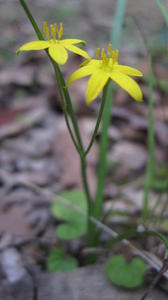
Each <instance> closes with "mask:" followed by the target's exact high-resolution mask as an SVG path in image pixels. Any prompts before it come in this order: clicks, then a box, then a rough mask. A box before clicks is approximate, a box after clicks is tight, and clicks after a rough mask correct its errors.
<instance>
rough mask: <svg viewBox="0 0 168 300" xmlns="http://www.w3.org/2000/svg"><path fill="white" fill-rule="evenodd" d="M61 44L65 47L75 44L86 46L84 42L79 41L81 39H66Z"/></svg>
mask: <svg viewBox="0 0 168 300" xmlns="http://www.w3.org/2000/svg"><path fill="white" fill-rule="evenodd" d="M60 43H61V44H63V45H75V44H83V45H86V42H85V41H84V40H79V39H64V40H60Z"/></svg>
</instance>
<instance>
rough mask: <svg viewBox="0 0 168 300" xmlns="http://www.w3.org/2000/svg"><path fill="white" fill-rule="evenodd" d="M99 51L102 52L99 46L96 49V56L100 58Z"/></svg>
mask: <svg viewBox="0 0 168 300" xmlns="http://www.w3.org/2000/svg"><path fill="white" fill-rule="evenodd" d="M99 52H100V48H97V49H96V51H95V57H96V58H97V59H99Z"/></svg>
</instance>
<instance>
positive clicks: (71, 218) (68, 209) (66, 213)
mask: <svg viewBox="0 0 168 300" xmlns="http://www.w3.org/2000/svg"><path fill="white" fill-rule="evenodd" d="M60 196H61V197H62V198H63V200H64V199H65V200H66V201H67V203H66V202H65V201H62V203H61V202H60V201H59V202H58V201H57V199H56V201H54V202H53V204H52V207H51V210H52V213H53V215H54V216H55V217H56V218H58V219H60V220H62V221H65V223H63V224H60V225H59V226H58V228H57V235H58V237H59V238H60V239H63V240H71V239H73V238H76V237H79V236H81V235H84V234H85V233H86V231H87V218H86V215H85V214H86V213H87V201H86V197H85V194H84V193H83V192H82V191H80V190H70V191H67V192H63V193H61V194H60ZM75 208H76V209H75ZM77 209H80V210H82V211H83V213H84V214H82V213H81V212H80V211H77Z"/></svg>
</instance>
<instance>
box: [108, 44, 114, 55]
mask: <svg viewBox="0 0 168 300" xmlns="http://www.w3.org/2000/svg"><path fill="white" fill-rule="evenodd" d="M112 52H113V46H112V44H111V43H109V45H108V55H112Z"/></svg>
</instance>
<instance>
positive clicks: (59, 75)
mask: <svg viewBox="0 0 168 300" xmlns="http://www.w3.org/2000/svg"><path fill="white" fill-rule="evenodd" d="M19 1H20V4H21V5H22V7H23V9H24V11H25V13H26V15H27V17H28V18H29V20H30V22H31V24H32V26H33V28H34V30H35V32H36V34H37V37H38V38H39V40H44V37H43V34H42V33H41V31H40V29H39V27H38V25H37V23H36V21H35V19H34V17H33V16H32V13H31V12H30V10H29V8H28V6H27V4H26V3H25V1H24V0H19ZM46 53H47V55H48V57H49V59H50V61H51V63H52V65H53V67H54V71H55V74H56V78H57V82H58V88H59V92H60V96H61V102H62V106H63V112H64V116H65V121H66V124H67V127H68V130H69V133H70V135H71V138H72V141H73V143H74V146H75V148H76V150H77V151H78V153H79V152H82V154H83V151H84V150H83V145H82V140H81V137H80V132H79V128H78V125H77V121H76V118H75V114H74V111H73V107H72V103H71V99H70V96H69V93H68V90H67V89H66V88H65V81H64V78H63V76H62V73H61V71H60V69H59V67H58V65H57V64H56V63H55V62H54V61H53V60H52V59H51V57H50V56H49V54H48V51H47V50H46ZM62 92H63V94H64V97H65V100H66V103H67V107H68V110H69V114H70V117H71V121H72V125H73V128H74V132H75V134H76V138H77V141H78V144H79V146H78V145H77V143H76V140H75V138H74V135H73V132H72V130H71V126H70V123H69V120H68V116H67V113H66V109H65V104H64V101H63V94H62Z"/></svg>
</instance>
